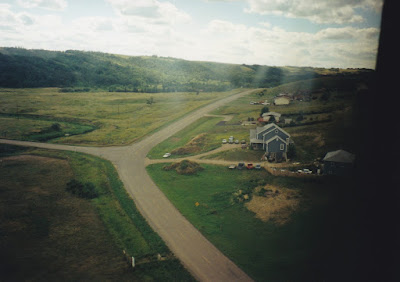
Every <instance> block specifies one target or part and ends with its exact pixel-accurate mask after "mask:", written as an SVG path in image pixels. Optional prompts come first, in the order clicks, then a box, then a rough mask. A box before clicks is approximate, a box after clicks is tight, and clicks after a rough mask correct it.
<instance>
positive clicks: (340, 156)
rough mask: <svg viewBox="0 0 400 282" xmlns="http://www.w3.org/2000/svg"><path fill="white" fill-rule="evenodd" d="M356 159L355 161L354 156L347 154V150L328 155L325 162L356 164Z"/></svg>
mask: <svg viewBox="0 0 400 282" xmlns="http://www.w3.org/2000/svg"><path fill="white" fill-rule="evenodd" d="M354 159H355V155H354V154H351V153H349V152H346V151H345V150H337V151H332V152H328V153H326V155H325V158H324V159H323V161H328V162H337V163H352V162H354Z"/></svg>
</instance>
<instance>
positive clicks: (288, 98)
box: [275, 96, 290, 100]
mask: <svg viewBox="0 0 400 282" xmlns="http://www.w3.org/2000/svg"><path fill="white" fill-rule="evenodd" d="M277 99H287V100H290V97H288V96H279V97H276V98H275V100H277Z"/></svg>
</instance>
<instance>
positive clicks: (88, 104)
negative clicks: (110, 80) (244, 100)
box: [0, 88, 239, 145]
mask: <svg viewBox="0 0 400 282" xmlns="http://www.w3.org/2000/svg"><path fill="white" fill-rule="evenodd" d="M238 91H239V90H233V91H230V92H213V93H207V92H202V93H200V94H199V95H196V93H193V92H187V93H182V92H177V93H152V94H148V93H132V92H126V93H125V92H112V93H111V92H101V91H99V92H94V91H93V92H81V93H76V92H74V93H62V92H60V91H59V89H58V88H32V89H27V88H25V89H24V88H22V89H4V88H3V89H0V105H1V106H0V117H1V116H2V117H3V118H7V120H6V121H3V122H1V123H0V136H1V137H7V138H16V139H27V138H28V137H29V136H32V135H34V133H35V132H36V133H37V132H40V131H41V130H43V129H45V128H46V127H48V123H47V122H52V123H54V122H59V123H60V124H61V122H64V124H61V125H62V129H63V131H62V132H63V133H64V135H63V137H61V138H57V139H55V140H52V142H54V143H68V144H87V145H120V144H128V143H131V142H133V141H135V140H137V139H139V138H142V137H143V136H145V135H146V134H148V133H150V132H153V131H155V130H157V129H158V128H160V127H161V126H163V125H166V124H168V123H170V122H172V121H174V120H176V119H178V118H179V117H182V116H183V115H185V114H187V113H189V112H190V111H193V110H194V109H197V108H199V107H201V106H204V105H206V104H209V103H210V102H212V101H215V100H217V99H220V98H223V97H226V96H228V95H231V94H232V93H237V92H238ZM151 98H153V101H154V103H153V104H151V105H149V104H147V100H149V99H151ZM18 118H19V119H18ZM41 119H42V120H41ZM43 119H45V120H46V121H47V122H45V121H43ZM65 122H69V123H74V124H79V125H80V126H82V127H87V126H89V127H90V128H97V129H96V130H93V131H91V132H89V133H86V134H78V135H72V134H76V133H79V132H77V131H76V130H75V129H73V130H72V129H69V128H67V124H66V123H65ZM27 128H32V130H28V131H27ZM81 133H82V132H81ZM65 134H70V135H71V136H67V137H66V136H65ZM27 136H28V137H27ZM56 137H60V136H56ZM36 138H37V137H36ZM35 140H36V139H35Z"/></svg>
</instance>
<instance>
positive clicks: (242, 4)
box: [0, 0, 383, 69]
mask: <svg viewBox="0 0 400 282" xmlns="http://www.w3.org/2000/svg"><path fill="white" fill-rule="evenodd" d="M1 2H2V3H1V4H0V38H1V43H0V44H1V45H4V46H21V47H22V48H25V49H45V50H55V51H62V50H82V51H94V52H104V53H111V54H121V55H128V56H141V55H148V56H151V55H153V54H155V55H157V56H162V57H173V58H182V59H184V60H190V61H210V62H222V63H232V64H247V65H252V64H260V65H269V66H310V67H316V68H341V69H345V68H368V69H375V68H376V57H377V52H378V42H379V35H380V28H381V27H380V24H381V16H382V15H381V13H382V5H383V0H335V1H331V0H319V1H315V0H290V1H289V0H284V1H282V0H189V1H188V0H135V1H129V0H85V1H80V0H17V1H15V0H2V1H1Z"/></svg>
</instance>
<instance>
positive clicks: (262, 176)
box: [147, 164, 354, 281]
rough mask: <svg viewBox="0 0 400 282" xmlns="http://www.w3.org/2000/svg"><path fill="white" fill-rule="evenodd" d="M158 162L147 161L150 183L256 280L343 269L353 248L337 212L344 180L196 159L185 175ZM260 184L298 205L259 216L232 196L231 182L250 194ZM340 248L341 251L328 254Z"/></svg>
mask: <svg viewBox="0 0 400 282" xmlns="http://www.w3.org/2000/svg"><path fill="white" fill-rule="evenodd" d="M163 166H164V165H162V164H154V165H150V166H148V167H147V171H148V172H149V174H150V175H151V176H152V178H153V179H154V181H155V182H156V183H157V185H158V187H160V189H161V190H162V191H163V192H164V193H165V195H166V196H167V197H168V198H169V199H170V200H171V202H172V203H173V204H174V205H175V206H176V207H177V208H178V210H179V211H180V212H181V213H182V214H183V215H184V216H185V217H186V218H188V219H189V220H190V222H191V223H192V224H193V225H194V226H195V227H196V228H198V229H199V230H200V231H201V233H202V234H203V235H205V236H206V237H207V238H208V239H209V240H210V241H211V242H212V243H213V244H215V246H216V247H217V248H218V249H219V250H221V251H222V252H223V253H225V254H226V255H227V256H228V257H229V258H231V259H232V260H233V261H234V262H235V263H237V264H238V265H239V266H240V267H241V268H242V269H243V270H244V271H245V272H246V273H248V274H249V275H250V276H251V277H253V278H254V279H255V280H256V281H322V280H326V279H332V278H333V277H340V275H341V273H344V272H345V271H346V270H348V269H347V267H349V265H348V262H349V261H350V260H352V259H353V257H352V255H354V254H352V251H354V250H353V248H352V247H351V243H349V242H348V241H347V240H352V239H353V237H352V236H353V234H352V231H351V226H348V225H347V223H346V221H347V218H346V216H344V214H345V212H346V209H347V208H348V207H347V206H346V203H345V202H346V200H345V199H341V198H340V197H339V195H340V193H342V192H343V190H344V189H345V187H347V188H348V187H349V186H348V185H343V183H340V182H336V181H334V180H332V179H330V180H327V181H323V180H321V179H319V180H318V179H317V180H307V179H304V180H303V179H297V178H287V177H286V178H285V177H274V176H272V175H270V174H268V173H267V172H266V171H247V170H243V171H238V170H234V171H231V170H228V169H227V168H226V167H221V166H213V165H202V166H203V167H204V168H205V170H203V171H201V172H198V173H197V174H196V175H192V176H188V175H179V174H177V172H176V171H164V170H163V169H162V167H163ZM265 184H269V185H273V186H275V187H285V188H287V189H289V190H291V191H297V192H298V193H300V195H302V196H301V202H300V209H299V210H298V211H297V212H295V213H292V214H291V216H290V219H289V221H288V222H287V223H285V224H283V225H281V224H277V223H275V222H274V221H267V222H263V221H261V220H259V219H258V218H256V217H255V214H254V213H253V212H251V211H250V210H249V209H248V208H246V205H245V202H240V201H237V200H235V199H236V198H235V195H237V193H238V191H239V190H241V191H242V194H245V193H246V194H248V195H250V199H251V197H252V195H254V194H255V190H254V189H255V187H256V186H258V185H265ZM350 187H351V185H350ZM235 193H236V194H235ZM196 203H198V204H196ZM347 211H348V210H347ZM343 233H346V236H345V237H346V238H345V239H344V238H342V236H343ZM346 248H348V249H346ZM339 250H340V251H339ZM341 251H343V253H342V254H343V257H342V258H341V260H340V261H335V259H337V257H336V256H337V255H338V253H339V252H341ZM349 254H350V255H349ZM338 268H339V269H338Z"/></svg>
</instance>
